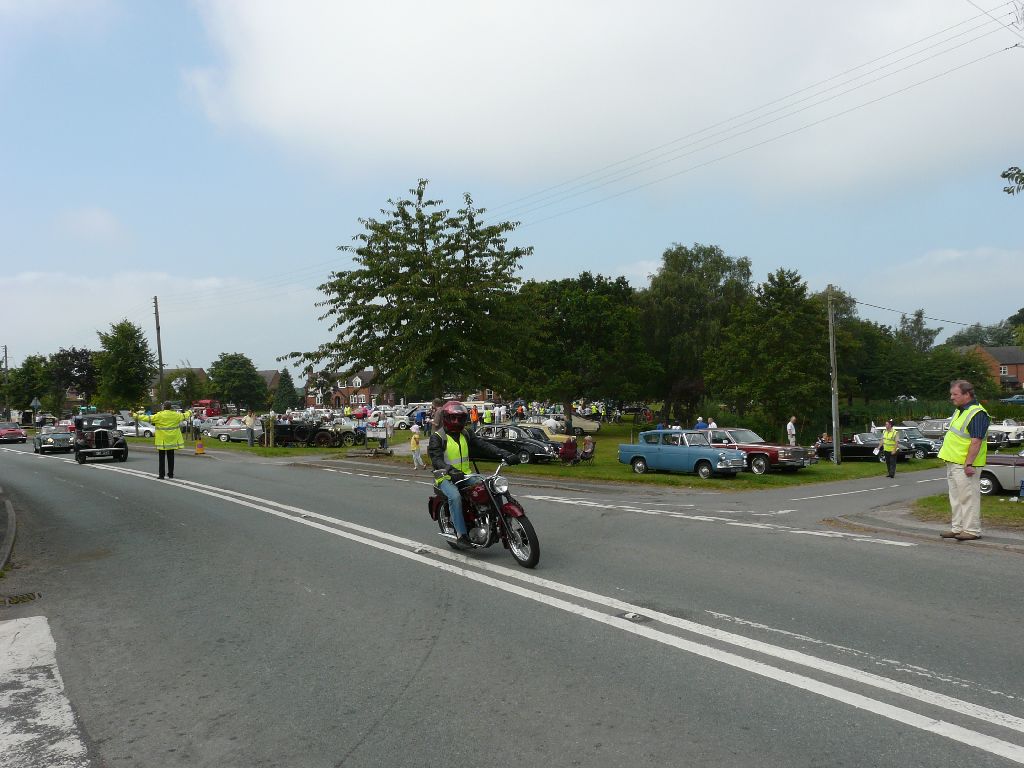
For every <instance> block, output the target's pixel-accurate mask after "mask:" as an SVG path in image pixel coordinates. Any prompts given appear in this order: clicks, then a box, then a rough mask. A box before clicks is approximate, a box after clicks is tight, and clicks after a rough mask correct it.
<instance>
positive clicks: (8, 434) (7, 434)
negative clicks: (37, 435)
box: [0, 421, 28, 443]
mask: <svg viewBox="0 0 1024 768" xmlns="http://www.w3.org/2000/svg"><path fill="white" fill-rule="evenodd" d="M27 441H28V433H27V432H25V430H24V429H22V428H21V427H19V426H18V425H17V424H15V423H14V422H13V421H0V443H24V442H27Z"/></svg>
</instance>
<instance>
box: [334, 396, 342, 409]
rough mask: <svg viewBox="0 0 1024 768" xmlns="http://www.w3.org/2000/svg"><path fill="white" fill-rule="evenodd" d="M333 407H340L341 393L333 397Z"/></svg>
mask: <svg viewBox="0 0 1024 768" xmlns="http://www.w3.org/2000/svg"><path fill="white" fill-rule="evenodd" d="M334 407H335V408H340V407H341V395H337V396H336V397H335V398H334Z"/></svg>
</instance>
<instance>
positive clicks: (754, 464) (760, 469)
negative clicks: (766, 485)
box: [750, 456, 768, 475]
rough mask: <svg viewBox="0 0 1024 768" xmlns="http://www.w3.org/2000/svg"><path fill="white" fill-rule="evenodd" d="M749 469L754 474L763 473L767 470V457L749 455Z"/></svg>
mask: <svg viewBox="0 0 1024 768" xmlns="http://www.w3.org/2000/svg"><path fill="white" fill-rule="evenodd" d="M750 471H751V472H753V473H754V474H755V475H763V474H764V473H765V472H767V471H768V457H767V456H751V457H750Z"/></svg>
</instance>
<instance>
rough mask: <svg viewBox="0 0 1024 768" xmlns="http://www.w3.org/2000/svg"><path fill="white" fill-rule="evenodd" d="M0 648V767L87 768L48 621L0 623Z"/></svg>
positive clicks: (31, 617) (14, 620)
mask: <svg viewBox="0 0 1024 768" xmlns="http://www.w3.org/2000/svg"><path fill="white" fill-rule="evenodd" d="M0 648H2V649H3V653H0V680H3V684H4V685H3V687H4V690H3V693H2V694H0V711H3V713H4V716H3V717H2V718H0V756H2V757H0V764H3V765H4V766H10V768H22V767H23V768H35V766H42V765H48V766H61V768H88V765H89V760H88V755H87V753H86V749H85V743H84V742H83V741H82V737H81V734H80V733H79V731H78V726H77V725H76V724H75V716H74V714H73V712H72V711H71V703H70V702H69V701H68V698H67V696H66V695H65V694H64V681H63V680H62V679H61V676H60V670H59V669H58V668H57V656H56V644H55V643H54V641H53V635H51V634H50V626H49V624H48V623H47V621H46V618H45V617H43V616H29V617H27V618H23V619H11V620H9V621H0Z"/></svg>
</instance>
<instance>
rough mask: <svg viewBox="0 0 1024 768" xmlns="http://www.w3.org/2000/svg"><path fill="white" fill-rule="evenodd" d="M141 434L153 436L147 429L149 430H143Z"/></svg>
mask: <svg viewBox="0 0 1024 768" xmlns="http://www.w3.org/2000/svg"><path fill="white" fill-rule="evenodd" d="M142 436H143V437H152V436H153V433H152V432H150V431H149V430H148V429H147V430H146V431H144V432H143V433H142Z"/></svg>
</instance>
